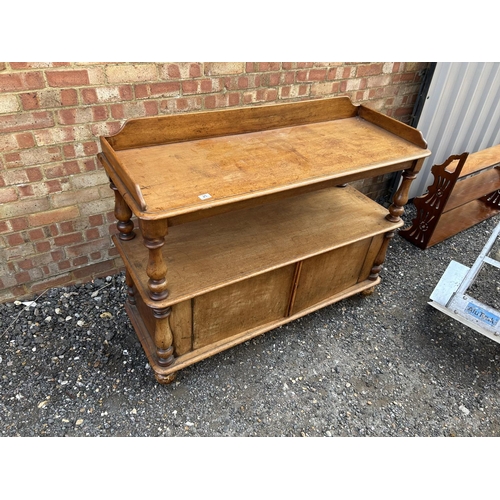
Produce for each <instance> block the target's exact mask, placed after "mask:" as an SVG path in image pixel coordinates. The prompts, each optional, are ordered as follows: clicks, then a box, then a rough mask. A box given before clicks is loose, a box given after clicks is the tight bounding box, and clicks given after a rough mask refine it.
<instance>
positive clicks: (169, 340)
mask: <svg viewBox="0 0 500 500" xmlns="http://www.w3.org/2000/svg"><path fill="white" fill-rule="evenodd" d="M171 312H172V308H170V307H165V308H163V309H153V315H154V317H155V320H156V325H155V338H154V341H155V345H156V354H157V356H158V364H159V365H161V366H170V365H171V364H172V363H173V362H174V347H173V345H172V344H173V341H174V337H173V335H172V330H171V329H170V321H169V319H170V313H171Z"/></svg>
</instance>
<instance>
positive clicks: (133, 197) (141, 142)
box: [101, 97, 430, 220]
mask: <svg viewBox="0 0 500 500" xmlns="http://www.w3.org/2000/svg"><path fill="white" fill-rule="evenodd" d="M263 129H264V130H263ZM101 145H102V151H103V156H102V159H103V160H104V164H105V166H106V170H107V172H108V174H109V176H110V178H111V179H112V180H113V182H114V183H115V185H116V186H117V187H118V189H119V190H120V192H121V193H122V194H123V196H124V199H125V201H126V202H127V203H128V204H129V206H130V208H131V210H132V211H133V212H134V214H135V215H136V216H138V217H140V218H142V219H148V220H154V219H160V218H166V217H173V216H176V215H180V214H187V213H190V212H195V211H197V210H204V209H208V208H212V207H217V206H220V205H225V204H229V203H234V202H237V201H241V200H248V199H251V198H257V197H260V196H265V195H269V194H273V193H278V192H280V191H287V190H293V189H297V188H303V187H304V186H308V185H313V184H318V183H321V182H325V181H335V183H336V184H342V183H345V182H351V181H354V180H357V179H361V178H363V177H368V176H375V175H381V174H383V173H387V172H392V171H397V170H401V169H402V168H405V167H404V166H402V165H403V164H405V163H406V162H408V163H410V162H412V161H413V160H415V159H418V158H423V157H425V156H428V155H429V154H430V151H429V150H427V149H426V147H427V145H426V143H425V141H424V139H423V138H422V135H421V134H420V132H419V131H417V130H415V129H413V128H411V127H409V126H407V125H404V124H403V123H401V122H398V121H397V120H394V119H392V118H389V117H387V116H385V115H382V114H380V113H377V112H375V111H372V110H370V109H369V108H366V107H364V106H354V105H353V104H352V103H351V102H350V100H349V98H347V97H340V98H339V97H338V98H333V99H321V100H316V101H308V102H307V103H305V102H300V101H299V102H295V103H286V104H275V105H268V106H260V107H254V108H238V109H228V110H218V111H207V112H199V113H188V114H183V115H166V116H162V117H154V118H139V119H135V120H129V121H128V122H127V123H126V124H125V125H124V127H122V129H121V130H120V131H119V132H118V133H117V134H116V135H115V136H111V137H106V138H101Z"/></svg>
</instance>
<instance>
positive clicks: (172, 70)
mask: <svg viewBox="0 0 500 500" xmlns="http://www.w3.org/2000/svg"><path fill="white" fill-rule="evenodd" d="M167 74H168V76H169V77H170V78H180V77H181V71H180V69H179V66H177V64H169V65H168V68H167Z"/></svg>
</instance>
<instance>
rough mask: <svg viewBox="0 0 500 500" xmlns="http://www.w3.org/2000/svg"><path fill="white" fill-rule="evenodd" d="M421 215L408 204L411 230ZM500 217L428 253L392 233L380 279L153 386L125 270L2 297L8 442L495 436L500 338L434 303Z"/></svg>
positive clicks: (1, 418) (0, 394)
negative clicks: (368, 289) (450, 272)
mask: <svg viewBox="0 0 500 500" xmlns="http://www.w3.org/2000/svg"><path fill="white" fill-rule="evenodd" d="M413 214H414V207H413V206H412V205H409V206H408V209H407V214H406V215H405V220H406V222H407V224H408V223H409V222H410V221H411V219H412V218H413ZM498 221H499V219H498V218H497V217H495V218H492V219H490V220H488V221H485V222H483V223H481V224H478V225H477V226H475V227H473V228H471V229H469V230H467V231H465V232H463V233H461V234H460V235H457V236H455V237H453V238H451V239H449V240H447V241H446V242H443V243H441V244H440V245H437V246H435V247H433V248H430V249H428V250H426V251H422V250H420V249H418V248H416V247H415V246H413V245H411V244H410V243H408V242H407V241H406V240H404V239H403V238H401V237H399V236H396V237H395V238H393V239H392V242H391V247H390V249H389V251H388V256H387V260H386V264H385V267H384V270H383V271H382V273H381V276H382V283H381V284H380V285H379V286H378V287H377V289H376V291H375V293H373V294H372V295H370V296H366V297H365V296H361V295H358V296H354V297H351V298H349V299H346V300H344V301H342V302H339V303H337V304H333V305H331V306H329V307H326V308H325V309H323V310H321V311H317V312H315V313H313V314H310V315H308V316H306V317H304V318H302V319H299V320H297V321H295V322H293V323H291V324H288V325H285V326H282V327H280V328H277V329H276V330H273V331H271V332H268V333H266V334H265V335H262V336H260V337H258V338H256V339H254V340H252V341H249V342H245V343H244V344H241V345H239V346H237V347H235V348H233V349H231V350H229V351H226V352H224V353H221V354H218V355H216V356H214V357H212V358H210V359H207V360H204V361H202V362H200V363H198V364H196V365H193V366H191V367H188V368H186V369H184V370H183V371H181V372H179V374H178V377H177V380H176V381H175V382H174V383H173V384H171V385H167V386H162V385H160V384H158V383H157V382H156V380H155V377H154V375H153V372H152V370H151V369H150V367H149V365H148V363H147V359H146V356H145V354H144V353H143V351H142V348H141V346H140V344H139V341H138V340H137V339H136V336H135V333H134V331H133V329H132V326H131V324H130V323H129V321H128V318H127V316H126V314H125V312H124V309H123V303H124V301H125V297H126V292H125V284H124V276H123V275H115V276H108V277H106V278H103V279H96V280H95V281H94V282H92V283H87V284H84V285H79V286H72V287H65V288H57V289H50V290H47V291H46V292H44V293H43V294H42V295H41V296H39V297H36V298H35V302H36V305H35V306H27V305H25V304H23V303H19V302H17V303H16V302H12V303H6V304H1V305H0V346H1V347H0V436H4V437H6V436H23V437H28V436H53V437H54V436H142V437H145V436H213V437H217V436H241V437H245V436H263V437H273V436H275V437H279V436H380V437H390V436H429V437H431V436H464V437H465V436H492V437H493V436H499V435H500V399H499V397H498V395H499V391H500V380H499V373H500V363H499V361H500V345H499V344H497V343H496V342H493V341H491V340H490V339H488V338H486V337H484V336H482V335H480V334H479V333H477V332H475V331H474V330H471V329H469V328H467V327H466V326H464V325H462V324H461V323H459V322H457V321H455V320H453V319H452V318H450V317H448V316H446V315H444V314H443V313H441V312H439V311H437V310H435V309H434V308H432V307H431V306H429V305H428V304H427V301H428V299H429V296H430V294H431V292H432V290H433V289H434V287H435V285H436V284H437V282H438V280H439V278H440V277H441V275H442V274H443V272H444V271H445V269H446V267H447V266H448V264H449V262H450V260H452V259H453V260H457V261H458V262H460V263H462V264H465V265H467V266H471V265H472V264H473V262H474V260H475V259H476V257H477V255H478V254H479V253H480V251H481V250H482V248H483V246H484V244H485V243H486V241H487V239H488V237H489V235H490V234H491V231H492V230H493V228H494V227H495V225H496V224H497V223H498Z"/></svg>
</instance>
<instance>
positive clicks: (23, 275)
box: [15, 271, 31, 285]
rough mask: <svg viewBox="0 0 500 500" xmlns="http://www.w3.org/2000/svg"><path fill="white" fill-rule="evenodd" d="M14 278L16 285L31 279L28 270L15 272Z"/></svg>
mask: <svg viewBox="0 0 500 500" xmlns="http://www.w3.org/2000/svg"><path fill="white" fill-rule="evenodd" d="M15 278H16V282H17V284H18V285H22V284H23V283H28V282H29V281H31V276H30V274H29V273H28V271H23V272H20V273H16V275H15Z"/></svg>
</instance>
